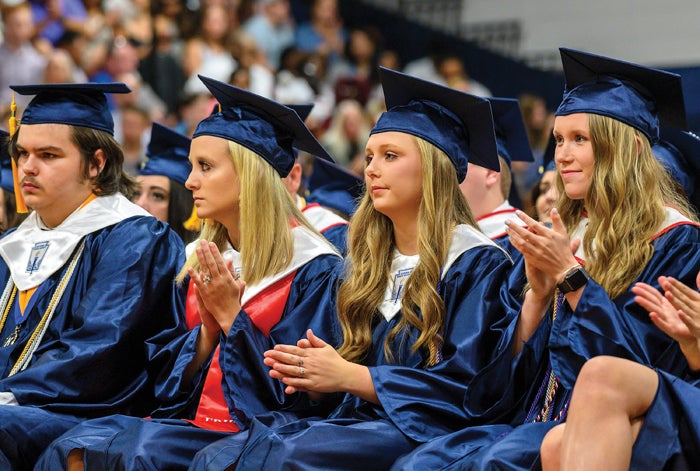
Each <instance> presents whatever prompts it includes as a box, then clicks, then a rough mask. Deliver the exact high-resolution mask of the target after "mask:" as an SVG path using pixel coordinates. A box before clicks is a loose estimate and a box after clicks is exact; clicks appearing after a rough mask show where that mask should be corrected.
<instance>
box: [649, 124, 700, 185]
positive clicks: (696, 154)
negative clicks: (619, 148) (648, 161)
mask: <svg viewBox="0 0 700 471" xmlns="http://www.w3.org/2000/svg"><path fill="white" fill-rule="evenodd" d="M660 136H661V139H660V140H659V142H658V143H657V144H656V145H654V146H653V147H652V151H653V152H654V157H656V160H658V161H659V162H661V164H662V165H663V166H664V167H665V168H666V170H668V172H669V173H670V174H671V176H672V177H673V178H674V179H675V180H676V181H677V182H678V183H679V184H680V185H681V186H682V187H683V190H685V194H686V195H687V196H688V198H691V199H693V198H692V197H693V196H694V193H696V189H697V186H696V181H697V175H698V174H700V137H698V136H696V135H695V134H693V133H690V132H686V131H680V130H678V129H673V128H661V133H660Z"/></svg>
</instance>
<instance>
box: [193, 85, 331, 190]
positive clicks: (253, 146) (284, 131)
mask: <svg viewBox="0 0 700 471" xmlns="http://www.w3.org/2000/svg"><path fill="white" fill-rule="evenodd" d="M198 77H199V79H200V80H201V81H202V82H203V83H204V85H206V87H207V88H208V89H209V91H210V92H211V94H212V95H214V98H216V100H217V101H218V102H219V104H220V106H221V111H219V112H216V113H213V114H212V115H211V116H209V117H208V118H206V119H204V120H202V121H201V122H200V123H199V125H198V126H197V129H196V131H195V132H194V137H198V136H216V137H220V138H222V139H227V140H230V141H233V142H236V143H238V144H240V145H242V146H244V147H246V148H248V149H250V150H251V151H253V152H255V153H256V154H258V155H259V156H261V157H262V158H263V159H265V160H266V161H267V162H268V163H269V164H270V165H272V167H273V168H274V169H275V170H276V171H277V173H279V175H280V176H281V177H286V176H287V175H288V174H289V171H290V170H291V169H292V167H293V166H294V161H295V153H294V147H296V148H298V149H300V150H303V151H306V152H308V153H310V154H312V155H314V156H316V157H321V158H324V159H327V160H331V161H332V160H333V159H332V158H331V156H330V155H328V152H326V150H325V149H324V148H323V146H322V145H321V144H319V142H318V141H317V140H316V138H315V137H314V135H313V134H311V131H309V129H308V128H307V127H306V125H304V122H303V121H302V120H301V118H300V117H299V115H298V114H297V112H296V111H294V110H293V109H291V108H289V107H287V106H284V105H282V104H280V103H277V102H275V101H272V100H269V99H267V98H264V97H261V96H260V95H256V94H255V93H251V92H249V91H248V90H243V89H242V88H238V87H234V86H233V85H229V84H227V83H224V82H220V81H218V80H214V79H211V78H209V77H204V76H202V75H199V76H198Z"/></svg>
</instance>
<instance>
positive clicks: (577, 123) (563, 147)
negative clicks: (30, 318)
mask: <svg viewBox="0 0 700 471" xmlns="http://www.w3.org/2000/svg"><path fill="white" fill-rule="evenodd" d="M554 139H555V140H556V143H557V145H556V148H555V150H554V161H555V162H556V164H557V170H558V171H559V174H560V175H561V179H562V181H563V182H564V191H565V192H566V195H567V196H568V197H569V198H571V199H574V200H580V199H583V198H585V197H586V194H587V193H588V189H589V187H590V186H591V178H592V176H593V168H594V166H595V156H594V154H593V144H592V142H591V132H590V128H589V126H588V115H587V114H586V113H574V114H570V115H567V116H557V117H556V118H555V120H554Z"/></svg>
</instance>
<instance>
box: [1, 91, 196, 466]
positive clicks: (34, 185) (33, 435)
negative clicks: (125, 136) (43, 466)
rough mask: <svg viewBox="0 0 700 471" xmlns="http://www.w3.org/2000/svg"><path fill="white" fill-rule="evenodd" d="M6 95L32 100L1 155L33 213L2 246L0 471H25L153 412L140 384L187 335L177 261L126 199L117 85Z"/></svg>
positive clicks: (163, 228) (173, 248)
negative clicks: (107, 427) (54, 446)
mask: <svg viewBox="0 0 700 471" xmlns="http://www.w3.org/2000/svg"><path fill="white" fill-rule="evenodd" d="M11 88H12V89H13V90H14V91H15V92H17V93H19V94H22V95H34V98H33V99H32V100H31V102H30V103H29V105H28V106H27V108H26V109H25V111H24V114H23V116H22V120H21V124H20V126H19V127H18V129H17V130H16V132H15V130H14V129H11V131H12V132H13V134H12V136H11V138H10V144H9V146H10V155H11V156H12V159H13V167H14V169H13V173H14V176H15V192H16V195H17V198H18V207H19V208H20V210H21V209H23V206H24V205H25V204H26V207H28V208H30V209H32V210H33V211H32V213H31V214H30V215H29V217H28V218H27V219H26V220H25V221H24V222H23V223H22V224H21V225H20V226H19V227H18V228H17V229H16V230H14V231H10V232H8V233H6V234H5V235H4V236H3V237H2V239H0V258H1V260H0V285H1V286H2V287H0V290H2V294H1V295H0V404H2V405H0V430H1V431H0V469H31V467H32V466H33V462H34V461H35V460H36V458H37V457H38V456H39V454H40V453H41V451H42V450H43V449H44V448H45V447H46V446H47V445H48V444H49V443H50V442H51V441H52V440H53V439H55V438H56V437H58V436H59V435H61V434H62V433H63V432H65V431H66V430H68V429H69V428H71V427H72V426H74V425H76V424H77V423H79V422H80V421H81V420H82V419H84V418H87V417H96V416H103V415H108V414H114V413H121V414H133V415H144V414H146V413H148V412H149V411H150V409H151V408H152V407H153V399H152V396H153V388H152V380H153V378H151V377H150V375H149V373H148V371H149V369H151V368H153V370H152V371H156V368H157V367H158V363H159V361H160V359H159V357H158V352H159V351H161V349H160V346H161V345H163V344H165V343H166V342H168V341H169V340H171V339H172V338H173V337H175V336H176V335H178V334H180V333H181V332H183V331H184V322H183V320H181V315H180V314H178V313H181V312H182V309H179V308H178V309H176V306H174V304H175V302H176V301H174V300H176V299H177V298H176V297H175V296H174V295H173V290H174V283H173V279H174V277H175V275H176V273H177V270H178V268H179V266H180V265H181V264H182V263H183V253H184V248H183V244H182V241H181V240H180V238H179V237H178V236H177V235H176V234H175V233H174V232H173V231H172V230H170V229H169V228H168V226H167V225H166V224H165V223H162V222H159V221H158V220H156V219H155V218H154V217H152V216H150V215H149V214H148V213H147V212H146V211H144V210H143V209H141V208H140V207H138V206H136V205H135V204H133V203H131V202H130V201H129V200H128V199H127V197H126V196H129V195H130V193H131V192H132V191H133V188H134V181H133V180H132V179H131V178H130V177H129V176H128V175H126V174H125V172H124V171H123V170H122V162H123V160H124V156H123V153H122V150H121V149H120V147H119V145H118V144H117V142H116V141H115V140H114V138H113V136H112V134H113V126H114V124H113V121H112V117H111V114H110V111H109V107H108V105H107V99H106V96H105V93H127V92H129V89H128V88H127V87H126V86H125V85H124V84H121V83H108V84H56V85H24V86H12V87H11ZM10 127H11V128H12V127H14V126H13V123H11V125H10ZM147 366H148V367H147Z"/></svg>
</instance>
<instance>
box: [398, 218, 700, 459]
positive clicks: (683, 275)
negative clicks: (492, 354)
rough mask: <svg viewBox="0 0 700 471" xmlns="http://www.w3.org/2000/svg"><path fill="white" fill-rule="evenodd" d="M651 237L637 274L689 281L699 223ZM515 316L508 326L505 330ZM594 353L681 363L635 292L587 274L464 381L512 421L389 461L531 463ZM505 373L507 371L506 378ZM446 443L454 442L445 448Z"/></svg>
mask: <svg viewBox="0 0 700 471" xmlns="http://www.w3.org/2000/svg"><path fill="white" fill-rule="evenodd" d="M653 245H654V249H655V250H654V255H653V256H652V258H651V260H650V261H649V263H648V264H647V265H646V267H645V268H644V270H643V271H642V273H641V275H640V276H639V277H638V278H637V280H635V281H641V282H645V283H648V284H650V285H652V286H655V287H656V288H658V287H659V285H658V282H657V279H658V277H659V276H662V275H667V276H673V277H675V278H677V279H679V280H681V281H682V282H683V283H685V284H687V285H689V286H693V285H694V283H695V276H696V275H697V272H698V271H699V270H700V229H699V228H698V227H697V226H694V225H690V224H683V225H680V226H676V227H673V228H671V229H670V230H668V231H667V232H665V233H663V234H661V235H660V236H659V237H658V238H656V239H655V240H654V242H653ZM550 314H551V313H550ZM516 322H517V320H514V322H513V324H512V325H511V326H510V327H509V329H508V332H509V335H513V333H514V330H515V325H516ZM597 355H611V356H618V357H621V358H627V359H630V360H632V361H636V362H638V363H642V364H645V365H648V366H651V367H656V368H659V369H661V370H664V371H668V372H671V373H673V374H681V375H682V374H683V372H684V371H685V369H686V368H687V362H686V361H685V359H684V358H683V356H682V354H681V352H680V349H679V348H678V345H677V343H676V342H675V341H673V340H672V339H671V338H670V337H668V336H667V335H666V334H664V333H663V332H661V331H660V330H659V329H658V328H656V326H654V324H653V323H652V322H651V320H650V319H649V315H648V313H647V312H646V311H645V310H644V309H643V308H642V307H640V306H639V305H638V304H636V303H635V302H634V294H633V293H631V292H630V291H627V292H625V293H623V294H622V295H620V296H618V297H617V298H615V299H614V300H611V299H610V298H609V296H608V295H607V293H606V292H605V291H604V290H603V288H602V287H601V286H600V285H599V284H597V283H596V282H595V281H594V280H589V282H588V284H587V285H586V287H585V288H584V290H583V293H582V295H581V299H580V301H579V303H578V306H577V308H576V311H575V312H574V311H572V310H571V309H570V308H569V306H568V304H567V303H566V302H564V303H563V305H562V306H561V309H560V311H559V313H558V315H557V319H556V322H554V323H552V321H551V317H550V315H549V314H548V315H546V316H545V318H544V319H543V321H542V322H541V323H540V325H539V327H538V328H537V330H536V331H535V333H534V334H533V335H532V337H531V338H530V339H529V341H528V342H527V343H526V344H525V345H524V346H523V350H522V352H521V353H520V355H519V356H518V357H517V358H516V359H515V361H514V362H511V360H510V358H508V356H507V355H504V356H503V358H502V359H501V360H496V361H494V363H493V364H492V365H491V366H490V368H489V369H486V370H484V371H482V372H481V373H480V374H479V375H477V377H476V378H475V379H474V380H473V381H472V383H471V384H470V388H469V389H468V391H467V395H466V398H465V403H466V406H467V407H468V409H470V410H471V411H472V412H473V413H477V414H480V413H490V414H492V415H498V414H500V415H501V416H502V417H503V419H502V420H503V421H504V423H505V421H510V423H511V426H507V425H492V426H489V425H486V426H483V427H479V428H476V429H465V430H463V431H459V432H456V433H454V434H451V435H448V436H445V437H441V438H438V439H436V440H433V441H431V442H429V443H427V444H426V445H423V446H421V447H419V448H418V449H416V450H415V451H414V452H413V453H411V454H410V455H408V456H406V457H403V458H402V459H401V460H399V461H397V463H396V465H395V467H394V468H393V469H396V470H399V469H402V470H409V469H410V470H413V469H415V470H417V469H487V468H489V467H490V466H501V467H502V468H503V469H532V467H534V466H536V464H537V462H538V458H539V448H540V445H541V442H542V438H543V437H544V435H545V433H546V432H547V431H548V430H549V429H550V428H552V427H553V426H554V425H556V423H557V421H556V420H552V419H555V418H558V419H560V420H564V419H565V416H566V407H567V406H568V402H569V399H570V395H571V390H572V388H573V385H574V382H575V380H576V377H577V375H578V372H579V371H580V369H581V367H582V366H583V364H584V363H585V361H586V360H588V359H590V358H592V357H594V356H597ZM550 368H551V369H552V370H553V371H554V372H555V374H556V375H557V377H558V378H559V379H560V382H561V384H560V386H559V388H558V390H557V393H556V395H555V397H554V402H553V404H552V406H551V408H550V410H551V414H550V417H549V419H550V421H547V422H535V423H533V422H532V420H533V419H534V417H535V416H536V415H537V413H538V412H539V411H540V409H541V408H542V406H543V405H544V396H545V394H544V393H543V391H544V390H545V389H546V387H547V379H548V377H549V372H550ZM497 378H501V379H502V383H501V387H500V388H497V387H494V381H495V380H496V379H497ZM506 378H510V384H508V385H506V384H505V383H506V382H508V381H507V380H506ZM496 384H497V383H496ZM557 416H559V417H557ZM504 427H505V428H504ZM449 444H459V445H458V446H456V447H452V448H449V447H448V446H449Z"/></svg>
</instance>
